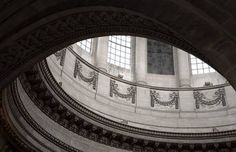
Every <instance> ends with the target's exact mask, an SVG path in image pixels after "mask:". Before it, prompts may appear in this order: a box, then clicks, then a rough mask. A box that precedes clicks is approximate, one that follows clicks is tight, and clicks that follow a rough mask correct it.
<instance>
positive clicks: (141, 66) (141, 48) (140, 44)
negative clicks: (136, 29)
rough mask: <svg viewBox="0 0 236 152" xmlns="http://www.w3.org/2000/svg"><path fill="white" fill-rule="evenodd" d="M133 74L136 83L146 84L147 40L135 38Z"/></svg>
mask: <svg viewBox="0 0 236 152" xmlns="http://www.w3.org/2000/svg"><path fill="white" fill-rule="evenodd" d="M135 74H136V77H135V78H136V82H137V83H140V84H146V74H147V39H146V38H141V37H136V48H135Z"/></svg>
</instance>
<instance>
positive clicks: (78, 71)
mask: <svg viewBox="0 0 236 152" xmlns="http://www.w3.org/2000/svg"><path fill="white" fill-rule="evenodd" d="M77 75H78V76H79V78H80V79H81V80H83V81H84V82H86V83H88V84H89V85H93V89H94V90H96V89H97V81H98V73H97V72H95V71H92V72H90V73H89V75H90V77H89V78H87V77H85V76H84V75H83V74H82V64H81V63H80V61H79V60H78V59H76V60H75V67H74V78H76V76H77Z"/></svg>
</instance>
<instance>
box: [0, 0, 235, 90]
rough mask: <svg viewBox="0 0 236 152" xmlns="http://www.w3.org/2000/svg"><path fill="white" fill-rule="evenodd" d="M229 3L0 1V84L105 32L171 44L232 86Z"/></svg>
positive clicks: (215, 0)
mask: <svg viewBox="0 0 236 152" xmlns="http://www.w3.org/2000/svg"><path fill="white" fill-rule="evenodd" d="M235 7H236V1H235V0H224V1H223V0H201V1H198V0H178V1H176V0H138V1H137V0H128V1H127V0H76V1H75V0H57V1H48V0H3V1H1V2H0V8H1V9H0V87H4V86H6V84H8V83H9V82H11V81H12V80H13V79H14V78H16V76H17V75H18V74H19V73H20V72H22V71H24V70H26V69H29V68H30V67H31V66H32V65H33V64H34V63H36V62H38V61H40V60H42V59H43V58H45V57H47V56H48V55H50V54H52V53H53V52H56V51H57V50H59V49H61V48H63V47H65V46H68V45H69V44H72V43H74V42H76V41H79V40H82V39H86V38H90V37H95V36H103V35H111V34H130V35H136V36H144V37H148V38H152V39H157V40H161V41H164V42H167V43H170V44H172V45H175V46H177V47H179V48H182V49H183V50H185V51H187V52H190V53H192V54H194V55H196V56H197V57H199V58H201V59H203V60H204V61H205V62H207V63H208V64H210V65H211V66H212V67H214V68H215V69H216V70H217V71H218V72H220V73H221V74H222V75H223V76H224V77H225V78H226V79H227V80H228V81H229V82H230V83H231V84H232V85H233V86H234V87H236V60H235V59H236V50H235V49H236V30H235V26H236V20H235V17H236V11H235V10H236V9H235Z"/></svg>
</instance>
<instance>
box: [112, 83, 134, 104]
mask: <svg viewBox="0 0 236 152" xmlns="http://www.w3.org/2000/svg"><path fill="white" fill-rule="evenodd" d="M127 92H128V93H127V94H123V93H120V92H119V88H118V84H116V81H115V80H110V96H111V97H113V94H114V95H115V96H118V97H120V98H123V99H126V100H130V99H131V102H132V103H133V104H134V103H135V97H136V92H137V88H136V87H135V86H130V87H129V88H127Z"/></svg>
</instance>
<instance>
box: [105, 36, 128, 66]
mask: <svg viewBox="0 0 236 152" xmlns="http://www.w3.org/2000/svg"><path fill="white" fill-rule="evenodd" d="M130 40H131V39H130V36H117V35H116V36H109V44H108V46H109V48H108V58H110V59H112V60H114V62H113V61H112V60H107V61H108V63H111V64H114V65H117V66H120V67H122V68H126V69H130V50H131V46H130Z"/></svg>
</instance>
